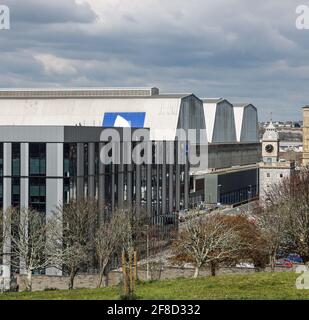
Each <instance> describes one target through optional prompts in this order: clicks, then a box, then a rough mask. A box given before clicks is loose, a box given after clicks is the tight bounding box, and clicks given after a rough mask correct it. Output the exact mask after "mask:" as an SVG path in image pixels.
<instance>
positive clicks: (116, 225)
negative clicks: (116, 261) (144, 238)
mask: <svg viewBox="0 0 309 320" xmlns="http://www.w3.org/2000/svg"><path fill="white" fill-rule="evenodd" d="M128 228H130V223H128V217H127V215H126V214H125V212H124V211H119V210H118V211H116V212H115V213H114V214H113V215H112V216H111V217H109V218H108V217H107V218H106V219H105V220H104V221H103V222H102V223H101V224H100V225H99V226H98V228H97V230H96V232H95V237H94V247H95V251H96V255H97V258H98V261H99V268H100V272H99V281H98V288H100V287H101V285H102V282H103V277H104V276H106V272H107V267H108V264H109V263H110V261H111V259H112V257H113V256H114V255H115V254H116V253H119V250H120V248H121V245H122V244H123V239H124V238H125V235H126V234H127V233H128V230H130V229H128Z"/></svg>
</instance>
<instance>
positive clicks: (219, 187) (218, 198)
mask: <svg viewBox="0 0 309 320" xmlns="http://www.w3.org/2000/svg"><path fill="white" fill-rule="evenodd" d="M221 187H222V184H218V190H217V202H218V204H221V203H220V200H221Z"/></svg>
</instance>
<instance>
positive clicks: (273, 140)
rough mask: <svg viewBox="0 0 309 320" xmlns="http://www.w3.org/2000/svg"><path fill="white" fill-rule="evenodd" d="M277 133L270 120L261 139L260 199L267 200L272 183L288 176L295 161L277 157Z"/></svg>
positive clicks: (274, 183)
mask: <svg viewBox="0 0 309 320" xmlns="http://www.w3.org/2000/svg"><path fill="white" fill-rule="evenodd" d="M279 143H280V139H279V134H278V131H277V129H276V128H275V126H274V125H273V123H272V122H270V123H269V125H268V126H267V127H266V131H265V133H264V135H263V139H262V162H261V163H260V200H261V201H262V203H263V202H265V201H266V200H267V194H268V192H269V191H270V190H271V189H272V188H273V186H274V185H276V184H280V182H281V181H282V180H283V179H284V178H287V177H290V176H291V174H292V172H293V170H294V168H295V163H294V162H289V161H285V160H280V158H279V151H280V150H279Z"/></svg>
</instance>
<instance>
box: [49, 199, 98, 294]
mask: <svg viewBox="0 0 309 320" xmlns="http://www.w3.org/2000/svg"><path fill="white" fill-rule="evenodd" d="M98 214H99V212H98V207H97V204H96V202H95V201H92V200H80V201H73V202H71V203H69V204H65V205H63V206H60V207H59V208H58V210H57V211H56V212H55V214H54V216H55V217H56V220H57V221H58V225H62V228H55V230H56V235H54V238H58V243H59V246H58V250H57V261H58V263H59V265H62V266H63V269H64V270H65V271H66V272H67V273H68V274H69V284H68V286H69V289H73V288H74V280H75V277H76V275H77V273H78V271H79V270H80V269H81V268H82V266H84V265H86V264H87V263H88V262H89V261H91V256H92V255H93V253H94V252H93V243H94V241H93V240H94V230H95V226H96V224H97V221H98Z"/></svg>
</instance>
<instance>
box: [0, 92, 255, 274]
mask: <svg viewBox="0 0 309 320" xmlns="http://www.w3.org/2000/svg"><path fill="white" fill-rule="evenodd" d="M0 112H1V117H0V205H1V207H2V208H3V209H4V211H5V210H6V209H7V208H9V207H11V206H17V207H23V208H28V207H31V208H34V209H36V210H38V211H41V212H43V213H45V214H46V215H47V216H48V215H50V214H51V213H52V211H53V210H55V208H56V207H57V206H58V205H61V204H64V203H67V202H69V201H70V200H71V199H82V198H84V197H88V198H93V199H96V200H97V201H98V204H99V206H100V208H101V212H102V214H104V213H105V212H112V211H113V210H114V209H115V208H123V207H128V206H134V207H135V208H136V210H143V211H145V212H147V214H148V215H149V216H151V217H152V218H153V219H154V221H155V222H156V223H163V224H165V223H170V220H171V217H174V216H175V215H173V213H175V212H177V211H180V210H184V209H188V208H189V207H190V206H191V205H192V204H194V203H196V202H198V201H206V202H211V203H216V202H222V203H227V204H233V203H238V202H239V201H242V200H243V199H246V197H248V196H249V195H248V194H249V193H248V192H246V191H247V190H248V187H250V188H251V189H250V192H251V194H250V196H251V197H254V196H255V195H256V194H257V190H258V188H257V185H258V176H257V174H256V171H257V170H256V168H257V165H256V163H258V162H259V160H260V143H259V141H258V132H257V111H256V108H255V107H254V106H252V105H241V106H238V105H237V106H233V105H232V104H231V103H229V102H228V101H227V100H224V99H204V100H201V99H199V98H198V97H196V96H195V95H194V94H160V92H159V90H158V89H157V88H91V89H14V90H10V89H1V90H0ZM110 129H114V131H113V132H115V129H116V132H117V134H119V137H120V139H119V143H120V145H121V148H120V149H119V150H124V149H123V148H122V146H123V145H126V144H127V138H126V137H127V132H130V134H131V138H132V136H133V137H134V138H133V142H132V144H129V147H128V148H129V150H132V149H134V147H135V146H136V144H137V143H138V142H139V141H140V140H139V130H144V131H146V132H147V133H148V138H147V141H149V143H150V145H151V150H150V156H151V158H153V157H157V156H159V158H160V159H161V161H159V162H152V163H151V164H148V163H141V164H135V163H130V164H128V163H127V162H125V161H124V158H123V155H122V154H121V152H122V151H119V154H117V157H118V159H119V157H120V162H119V161H118V162H115V161H112V163H109V164H105V163H103V162H102V161H101V157H100V156H101V151H102V149H104V147H105V146H106V144H107V143H108V140H104V139H103V140H102V134H103V135H104V132H105V133H106V132H109V130H110ZM179 130H180V131H182V132H184V133H185V134H188V133H189V131H190V130H195V133H196V135H195V138H196V139H195V141H191V140H190V142H189V141H188V140H189V139H188V136H186V137H185V139H184V141H183V142H182V143H180V144H179V141H178V140H179ZM202 132H205V133H207V134H205V135H203V134H202ZM182 139H183V138H182ZM193 150H194V151H196V153H197V155H200V156H206V158H207V163H206V165H205V163H203V165H205V166H198V167H196V166H192V165H191V163H190V162H189V158H190V155H191V154H192V153H193ZM167 154H168V155H169V156H170V157H172V158H173V161H172V162H168V161H167V159H168V157H165V156H166V155H167ZM171 154H172V155H171ZM112 156H114V150H113V151H112ZM160 156H161V157H160ZM180 157H181V158H182V160H184V161H182V162H181V161H179V160H180ZM113 159H114V158H113ZM162 159H163V160H162ZM5 265H6V266H7V267H8V266H9V262H8V261H7V262H6V263H5ZM6 270H9V268H7V269H6Z"/></svg>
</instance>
